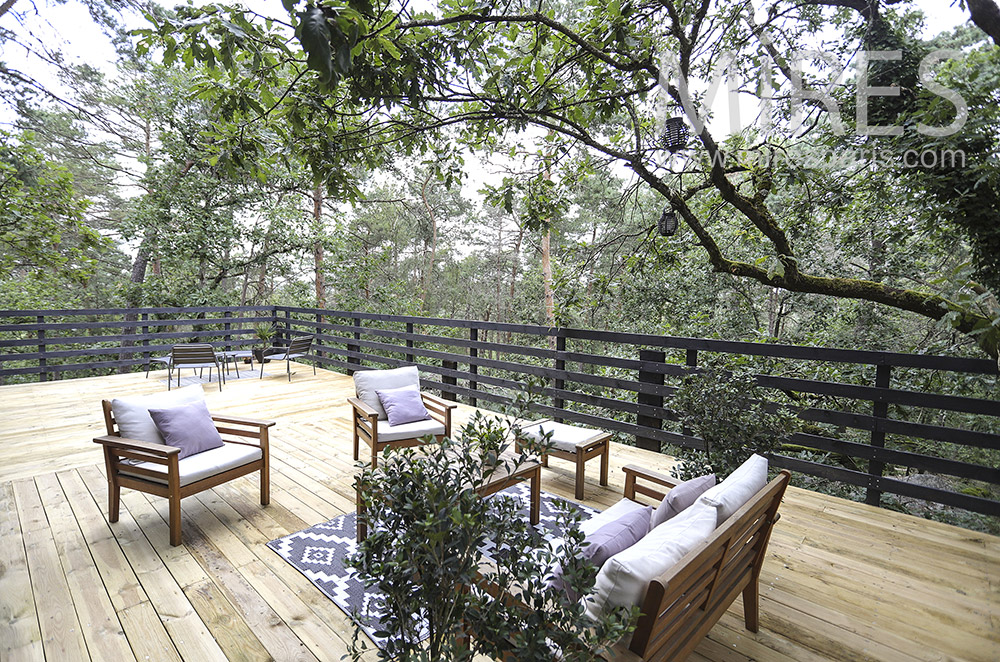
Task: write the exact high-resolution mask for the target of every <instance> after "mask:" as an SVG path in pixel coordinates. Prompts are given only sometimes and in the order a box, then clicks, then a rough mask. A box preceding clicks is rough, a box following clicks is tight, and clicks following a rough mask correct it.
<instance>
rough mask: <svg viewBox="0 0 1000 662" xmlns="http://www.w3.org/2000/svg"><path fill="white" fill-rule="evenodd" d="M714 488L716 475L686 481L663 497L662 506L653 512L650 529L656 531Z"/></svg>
mask: <svg viewBox="0 0 1000 662" xmlns="http://www.w3.org/2000/svg"><path fill="white" fill-rule="evenodd" d="M714 486H715V474H708V475H707V476H698V477H697V478H692V479H691V480H686V481H684V482H683V483H681V484H680V485H678V486H677V487H675V488H673V489H672V490H670V491H669V492H667V496H665V497H663V501H661V502H660V505H659V506H657V508H656V510H655V511H654V512H653V516H652V517H651V518H650V522H649V528H651V529H655V528H656V527H657V526H659V525H660V524H663V523H664V522H666V521H667V520H668V519H670V518H671V517H674V516H675V515H677V514H679V513H680V512H681V511H682V510H684V509H685V508H690V507H691V505H692V504H693V503H694V502H695V501H697V500H698V497H700V496H701V495H702V494H704V493H705V492H706V491H708V490H709V489H710V488H712V487H714Z"/></svg>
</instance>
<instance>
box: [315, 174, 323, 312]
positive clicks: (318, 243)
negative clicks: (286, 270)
mask: <svg viewBox="0 0 1000 662" xmlns="http://www.w3.org/2000/svg"><path fill="white" fill-rule="evenodd" d="M322 217H323V188H322V187H320V186H317V187H316V188H315V189H313V232H314V233H315V236H316V239H315V241H314V242H313V266H314V268H315V269H316V307H317V308H326V283H325V282H324V279H323V232H322V229H323V225H322Z"/></svg>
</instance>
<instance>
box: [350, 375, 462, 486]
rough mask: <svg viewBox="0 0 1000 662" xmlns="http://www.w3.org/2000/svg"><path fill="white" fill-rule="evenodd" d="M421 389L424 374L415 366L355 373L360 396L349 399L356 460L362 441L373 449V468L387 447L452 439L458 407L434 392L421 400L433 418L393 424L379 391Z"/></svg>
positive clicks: (426, 394)
mask: <svg viewBox="0 0 1000 662" xmlns="http://www.w3.org/2000/svg"><path fill="white" fill-rule="evenodd" d="M410 387H412V388H416V389H419V388H420V374H419V373H418V372H417V368H416V367H415V366H407V367H404V368H395V369H393V370H364V371H360V372H357V373H355V374H354V390H355V393H356V394H357V397H354V398H348V399H347V402H348V403H349V404H350V405H351V419H352V422H351V426H352V428H353V429H354V434H353V437H354V459H355V460H357V459H359V457H360V446H361V442H362V441H364V442H365V443H366V444H368V446H369V447H370V448H371V460H372V468H375V467H376V466H378V454H379V453H380V452H381V451H383V450H384V449H386V448H390V447H395V448H405V447H407V446H418V445H420V444H422V443H424V442H425V440H426V439H427V437H428V436H430V437H433V438H434V439H435V440H437V441H441V439H443V438H444V437H448V436H451V410H452V409H454V408H455V407H457V406H458V405H456V404H455V403H453V402H447V401H446V400H442V399H441V398H438V397H435V396H433V395H431V394H430V393H424V392H421V393H420V399H421V401H422V403H423V405H424V407H426V409H427V413H428V414H429V416H430V418H427V419H425V420H417V421H412V422H408V423H401V424H398V425H391V424H390V420H389V415H388V414H387V413H386V411H385V409H384V408H383V407H382V403H381V401H380V400H379V395H378V391H383V392H384V391H386V390H394V389H401V388H410Z"/></svg>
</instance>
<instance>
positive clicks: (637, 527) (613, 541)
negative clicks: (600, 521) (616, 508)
mask: <svg viewBox="0 0 1000 662" xmlns="http://www.w3.org/2000/svg"><path fill="white" fill-rule="evenodd" d="M652 512H653V509H652V508H651V507H649V506H646V507H645V508H643V509H641V510H633V511H632V512H629V513H625V514H624V515H622V516H621V517H619V518H618V519H616V520H612V521H611V522H608V523H607V524H605V525H604V526H602V527H601V528H599V529H598V530H597V531H594V532H593V533H591V534H590V535H589V536H587V537H586V539H585V540H584V547H583V555H584V557H586V558H589V559H590V560H591V562H592V563H593V564H594V565H596V566H597V567H598V568H600V567H601V566H602V565H604V562H605V561H607V560H608V559H610V558H611V557H612V556H614V555H615V554H617V553H618V552H620V551H622V550H623V549H628V548H629V547H631V546H632V545H634V544H635V543H637V542H639V540H641V539H642V537H643V536H644V535H646V534H647V533H649V520H650V515H651V513H652ZM587 543H590V544H587Z"/></svg>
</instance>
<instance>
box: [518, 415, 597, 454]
mask: <svg viewBox="0 0 1000 662" xmlns="http://www.w3.org/2000/svg"><path fill="white" fill-rule="evenodd" d="M546 432H551V433H552V445H553V446H554V447H555V448H557V449H559V450H561V451H566V452H567V453H575V452H576V447H577V444H582V443H585V442H587V441H589V440H590V439H593V438H594V437H596V436H597V435H599V434H601V432H600V430H594V429H591V428H581V427H577V426H575V425H566V424H565V423H556V422H555V421H545V422H544V423H538V424H537V425H529V426H528V427H526V428H522V429H521V436H523V437H528V438H530V439H534V440H536V441H540V440H541V439H542V435H543V434H545V433H546Z"/></svg>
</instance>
